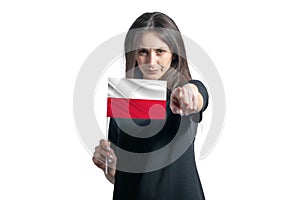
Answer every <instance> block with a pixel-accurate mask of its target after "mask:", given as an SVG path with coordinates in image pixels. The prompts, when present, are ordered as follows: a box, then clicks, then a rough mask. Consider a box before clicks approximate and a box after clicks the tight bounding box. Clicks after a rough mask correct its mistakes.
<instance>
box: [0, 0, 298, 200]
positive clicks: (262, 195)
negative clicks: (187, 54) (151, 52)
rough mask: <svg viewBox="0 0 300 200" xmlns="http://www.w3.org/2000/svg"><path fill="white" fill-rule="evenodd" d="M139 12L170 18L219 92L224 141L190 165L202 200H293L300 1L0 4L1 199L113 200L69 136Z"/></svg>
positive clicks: (75, 136)
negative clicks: (86, 95)
mask: <svg viewBox="0 0 300 200" xmlns="http://www.w3.org/2000/svg"><path fill="white" fill-rule="evenodd" d="M103 2H105V3H103ZM146 11H161V12H164V13H166V14H168V15H169V16H170V17H172V18H173V19H174V20H175V22H176V23H177V25H178V26H179V28H180V30H181V31H182V33H183V34H185V35H186V36H188V37H189V38H191V39H193V40H194V41H195V42H197V43H198V44H199V45H200V46H201V47H202V48H203V49H204V50H205V51H206V52H207V53H208V54H209V56H210V57H211V59H212V60H213V62H214V63H215V65H216V66H217V69H218V71H219V73H220V76H221V77H222V80H223V84H224V87H225V93H226V104H227V109H226V110H227V113H226V121H225V125H224V129H223V132H222V137H221V139H220V140H219V142H218V144H217V146H216V148H215V149H214V151H213V152H212V153H211V154H210V155H209V156H208V157H207V158H205V159H204V160H198V161H197V163H198V165H199V167H198V169H199V174H200V177H201V181H202V184H203V188H204V192H205V195H206V197H207V199H208V200H220V199H230V200H241V199H243V200H248V199H251V200H252V199H262V200H265V199H289V200H292V199H299V198H300V194H299V185H300V181H299V180H300V172H299V169H300V162H299V152H300V145H299V141H300V140H299V137H298V135H299V133H300V132H299V130H300V129H299V122H298V121H299V113H300V106H299V102H300V95H299V89H298V87H299V86H298V85H299V79H298V76H299V73H298V68H299V67H300V61H299V53H300V48H299V47H300V37H299V35H300V29H299V19H300V13H299V6H298V4H297V1H296V0H295V1H292V0H285V1H283V0H282V1H276V0H275V1H274V0H273V1H271V0H270V1H267V0H252V1H244V0H242V1H241V0H235V1H233V0H229V1H220V0H219V1H217V0H211V1H198V3H197V4H196V3H190V2H189V1H182V2H175V1H160V0H159V1H155V0H152V1H130V2H129V1H120V2H116V1H88V0H86V1H54V0H53V1H47V2H46V1H32V0H31V1H13V0H12V1H6V2H4V1H1V3H0V22H1V23H0V27H1V28H0V29H1V30H0V35H1V37H0V67H1V68H0V92H1V98H0V101H1V104H0V122H1V125H0V133H1V138H0V158H1V165H0V167H1V168H0V169H1V170H0V184H1V186H0V188H1V192H0V199H72V198H76V199H111V196H112V185H110V184H108V183H107V182H106V181H105V180H104V176H103V175H102V172H101V171H100V170H98V169H97V168H96V167H95V166H94V165H93V163H92V161H91V155H90V154H88V153H87V151H86V149H85V148H84V147H83V146H82V144H81V142H80V139H79V136H78V134H77V132H76V128H75V124H74V120H73V113H72V106H73V104H72V103H73V102H72V101H73V99H72V97H73V96H72V95H73V90H74V84H75V81H76V77H77V74H78V73H79V70H80V67H81V65H82V64H83V62H84V61H85V59H86V58H87V56H88V55H89V54H90V53H91V52H92V51H93V50H94V49H95V48H96V47H97V46H98V45H100V44H101V43H102V42H104V41H105V40H107V39H109V38H111V37H112V36H114V35H116V34H119V33H122V32H124V31H126V30H127V29H128V28H129V26H130V25H131V23H132V22H133V21H134V20H135V19H136V18H137V17H138V16H139V15H140V14H142V13H143V12H146ZM182 173H184V172H182Z"/></svg>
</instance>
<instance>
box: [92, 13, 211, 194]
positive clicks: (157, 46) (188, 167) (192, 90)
mask: <svg viewBox="0 0 300 200" xmlns="http://www.w3.org/2000/svg"><path fill="white" fill-rule="evenodd" d="M125 58H126V78H139V79H152V80H166V81H167V85H168V95H167V100H168V103H167V111H166V113H167V114H166V116H167V117H166V119H165V120H164V122H163V126H162V128H161V130H160V131H158V133H156V134H155V135H153V134H152V135H153V136H151V137H147V138H143V137H141V138H137V137H133V136H131V135H130V134H127V133H126V132H125V131H124V130H123V129H122V128H120V124H122V123H123V124H124V123H125V124H126V120H123V121H118V119H113V118H112V119H111V121H110V126H109V140H110V142H108V141H105V140H101V141H100V144H99V146H97V147H96V149H95V153H94V156H93V162H94V163H95V165H96V166H98V167H99V168H101V169H102V170H103V171H105V169H106V164H107V167H108V173H105V176H106V178H107V179H108V180H109V181H110V182H111V183H113V184H114V195H113V197H114V199H117V200H123V199H128V200H135V199H136V200H144V199H145V200H146V199H149V200H157V199H159V200H169V199H170V200H176V199H178V200H181V199H188V200H194V199H195V200H196V199H197V200H198V199H201V200H203V199H204V194H203V190H202V186H201V182H200V179H199V176H198V172H197V168H196V164H195V156H194V137H195V134H196V131H197V124H198V123H199V122H200V121H201V119H202V112H203V111H204V110H205V109H206V107H207V104H208V94H207V90H206V88H205V86H204V85H203V84H202V83H201V82H200V81H197V80H192V79H191V75H190V71H189V68H188V63H187V60H186V52H185V48H184V43H183V39H182V36H181V34H180V32H179V29H178V27H177V26H176V24H175V22H174V21H173V20H172V19H171V18H170V17H168V16H167V15H165V14H163V13H159V12H154V13H144V14H142V15H141V16H140V17H138V18H137V19H136V21H135V22H134V23H133V24H132V26H131V27H130V29H129V31H128V33H127V36H126V39H125ZM134 122H135V123H136V124H137V125H138V126H141V127H143V126H147V125H148V124H149V123H151V122H149V120H134ZM148 131H149V130H148ZM150 131H151V130H150ZM141 134H146V133H144V132H141ZM174 140H176V142H174ZM182 141H189V142H188V143H186V142H185V143H184V144H185V145H183V146H178V145H177V144H183V143H182ZM166 145H168V146H170V148H169V151H168V152H166V153H165V154H164V155H163V156H162V157H163V158H164V159H166V160H168V164H167V165H162V167H161V168H159V169H155V170H151V171H145V172H132V171H131V172H128V171H122V170H119V169H120V167H118V166H120V165H121V164H122V162H124V159H125V160H126V158H123V157H122V155H121V154H118V150H117V148H120V149H123V150H126V151H129V152H135V153H149V152H150V153H151V152H154V151H157V150H160V149H162V148H163V147H164V146H166ZM178 147H180V148H178ZM178 152H180V153H179V156H177V157H176V156H175V157H176V159H173V158H174V156H173V155H177V154H178ZM117 160H118V162H117ZM121 160H122V162H121ZM152 161H153V160H152ZM128 162H130V161H128ZM136 162H139V161H138V160H137V161H136ZM154 162H156V161H154ZM157 162H160V160H157ZM126 164H128V163H126ZM129 164H131V163H129ZM135 164H136V163H132V165H135ZM139 164H140V163H139ZM145 165H147V163H145Z"/></svg>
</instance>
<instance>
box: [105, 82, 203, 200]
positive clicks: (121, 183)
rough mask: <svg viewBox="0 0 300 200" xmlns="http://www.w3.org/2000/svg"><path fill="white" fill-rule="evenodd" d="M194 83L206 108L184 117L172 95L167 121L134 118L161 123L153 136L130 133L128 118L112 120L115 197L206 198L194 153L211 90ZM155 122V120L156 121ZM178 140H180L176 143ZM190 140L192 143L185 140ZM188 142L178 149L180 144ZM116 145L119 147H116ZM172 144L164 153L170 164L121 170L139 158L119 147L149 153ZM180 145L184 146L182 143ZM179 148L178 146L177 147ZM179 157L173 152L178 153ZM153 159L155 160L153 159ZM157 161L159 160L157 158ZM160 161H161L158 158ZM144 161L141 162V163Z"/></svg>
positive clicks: (142, 122)
mask: <svg viewBox="0 0 300 200" xmlns="http://www.w3.org/2000/svg"><path fill="white" fill-rule="evenodd" d="M190 83H193V84H195V85H196V86H197V87H198V90H199V92H200V93H201V94H202V96H203V100H204V106H203V109H202V110H201V111H200V112H199V113H196V114H192V115H189V116H183V117H181V116H180V115H176V114H173V113H172V112H171V110H170V109H169V97H168V103H167V107H166V108H167V117H166V120H165V121H161V120H160V121H155V120H152V121H150V120H134V122H135V123H136V124H137V125H138V126H139V127H143V126H147V125H149V123H154V124H155V123H157V124H158V127H159V126H160V125H161V124H163V126H161V127H159V131H158V132H157V133H156V134H154V135H153V134H152V136H150V137H143V138H142V137H135V136H136V135H138V134H150V135H151V133H147V131H145V130H143V129H141V130H143V131H142V132H140V133H139V130H137V132H136V133H135V135H131V134H130V133H129V134H128V131H126V130H124V129H123V128H122V127H120V126H122V124H126V122H127V121H126V120H127V119H113V118H112V119H111V121H110V127H109V140H110V141H111V143H112V148H113V149H114V150H115V153H116V156H117V158H118V163H117V171H116V176H115V184H114V194H113V199H114V200H204V199H205V198H204V194H203V190H202V186H201V182H200V179H199V175H198V171H197V168H196V163H195V155H194V137H195V134H196V131H197V125H198V123H199V122H201V120H202V112H203V111H204V110H205V109H206V107H207V105H208V93H207V90H206V88H205V86H204V85H203V84H202V83H201V82H200V81H197V80H191V81H190ZM154 121H155V122H154ZM174 140H176V141H175V142H174ZM182 141H189V142H182ZM176 144H184V145H183V146H182V148H180V149H178V145H176ZM114 145H115V146H114ZM166 145H169V146H170V147H169V149H171V151H166V152H164V153H163V155H162V156H163V157H164V158H166V159H170V164H168V165H166V166H164V167H162V168H160V169H156V170H154V171H153V170H151V171H149V172H134V171H121V170H120V169H121V168H122V167H121V165H123V164H126V165H127V166H128V165H132V166H134V165H137V163H138V162H139V160H135V161H132V160H126V157H125V156H123V157H122V155H121V154H120V153H119V150H118V149H117V148H116V146H117V147H118V148H119V149H122V150H126V151H129V152H135V153H149V152H154V151H156V150H160V149H161V148H163V147H164V146H166ZM179 146H180V145H179ZM176 148H177V149H176ZM178 152H180V153H179V157H178V158H177V159H173V160H172V159H171V157H176V156H174V155H173V154H178ZM151 162H153V160H152V161H151ZM154 162H155V161H154ZM157 162H160V161H157ZM138 164H140V163H138Z"/></svg>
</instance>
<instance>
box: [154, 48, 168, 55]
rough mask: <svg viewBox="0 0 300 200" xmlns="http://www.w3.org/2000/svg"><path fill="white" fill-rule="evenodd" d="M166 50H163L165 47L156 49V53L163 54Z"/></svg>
mask: <svg viewBox="0 0 300 200" xmlns="http://www.w3.org/2000/svg"><path fill="white" fill-rule="evenodd" d="M165 52H166V50H163V49H157V50H156V53H157V54H158V55H161V54H163V53H165Z"/></svg>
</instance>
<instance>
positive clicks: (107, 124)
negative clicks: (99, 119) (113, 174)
mask: <svg viewBox="0 0 300 200" xmlns="http://www.w3.org/2000/svg"><path fill="white" fill-rule="evenodd" d="M109 121H110V117H106V130H105V131H106V132H105V138H106V141H108V130H109ZM107 164H108V159H107V156H105V174H107V173H108V167H107Z"/></svg>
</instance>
